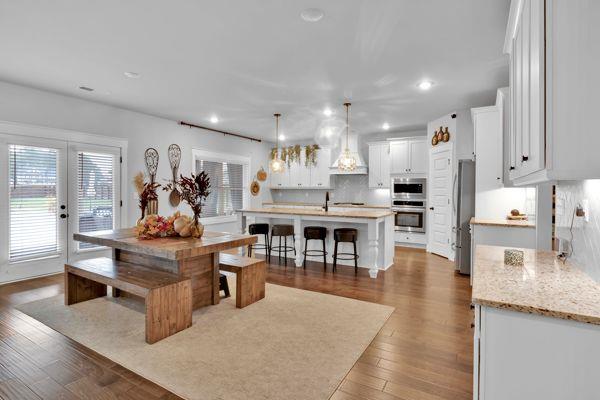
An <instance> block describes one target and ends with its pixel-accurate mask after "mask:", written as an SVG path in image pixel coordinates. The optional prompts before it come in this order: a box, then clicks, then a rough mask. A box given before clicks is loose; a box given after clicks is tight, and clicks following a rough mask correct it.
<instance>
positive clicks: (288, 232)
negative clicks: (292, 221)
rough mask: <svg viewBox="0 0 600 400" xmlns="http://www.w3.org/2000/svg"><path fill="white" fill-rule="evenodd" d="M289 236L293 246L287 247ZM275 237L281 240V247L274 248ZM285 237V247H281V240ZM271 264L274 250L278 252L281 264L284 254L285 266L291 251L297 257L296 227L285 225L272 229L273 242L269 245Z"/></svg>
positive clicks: (274, 226)
mask: <svg viewBox="0 0 600 400" xmlns="http://www.w3.org/2000/svg"><path fill="white" fill-rule="evenodd" d="M288 236H291V237H292V243H293V245H292V246H288V245H287V238H288ZM273 237H278V238H279V245H278V246H273ZM282 237H283V241H284V242H283V246H282V245H281V238H282ZM269 248H270V249H269V263H271V253H272V252H273V250H275V251H277V253H278V256H279V262H281V253H282V252H283V257H284V261H285V264H286V265H287V253H288V252H290V251H293V252H294V255H296V239H295V238H294V225H284V224H276V225H273V226H272V227H271V241H270V244H269Z"/></svg>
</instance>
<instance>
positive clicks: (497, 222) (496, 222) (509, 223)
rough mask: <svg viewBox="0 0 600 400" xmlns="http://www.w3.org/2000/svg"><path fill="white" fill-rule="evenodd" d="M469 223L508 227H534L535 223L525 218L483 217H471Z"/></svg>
mask: <svg viewBox="0 0 600 400" xmlns="http://www.w3.org/2000/svg"><path fill="white" fill-rule="evenodd" d="M470 224H471V225H486V226H505V227H508V228H535V223H533V222H531V221H527V220H512V219H484V218H475V217H473V218H471V221H470Z"/></svg>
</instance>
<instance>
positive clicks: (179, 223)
mask: <svg viewBox="0 0 600 400" xmlns="http://www.w3.org/2000/svg"><path fill="white" fill-rule="evenodd" d="M191 222H192V219H191V218H190V217H188V216H187V215H182V216H181V217H179V218H177V219H175V221H173V229H174V230H175V232H177V233H178V234H179V236H183V235H182V234H181V232H182V231H183V230H184V229H185V227H186V226H188V225H189V224H190V223H191ZM188 236H189V235H188Z"/></svg>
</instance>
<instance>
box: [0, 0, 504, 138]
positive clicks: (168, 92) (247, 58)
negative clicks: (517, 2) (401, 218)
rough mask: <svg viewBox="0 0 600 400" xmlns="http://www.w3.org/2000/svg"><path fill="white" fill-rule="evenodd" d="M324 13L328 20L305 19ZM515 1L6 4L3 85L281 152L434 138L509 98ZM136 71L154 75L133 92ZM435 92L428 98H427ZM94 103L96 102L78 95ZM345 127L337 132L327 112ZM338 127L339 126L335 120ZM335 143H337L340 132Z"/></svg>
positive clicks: (1, 0)
mask: <svg viewBox="0 0 600 400" xmlns="http://www.w3.org/2000/svg"><path fill="white" fill-rule="evenodd" d="M307 7H319V8H321V9H322V10H323V11H324V12H325V16H324V18H323V19H322V20H321V21H319V22H316V23H308V22H305V21H303V20H302V19H301V18H300V16H299V14H300V12H301V11H302V10H303V9H305V8H307ZM508 8H509V1H508V0H453V1H448V0H419V1H417V0H376V1H374V0H327V1H324V0H320V1H319V0H313V1H312V2H308V1H305V0H218V1H214V0H213V1H206V0H205V1H199V0H189V1H183V0H175V1H174V0H171V1H159V0H128V1H122V0H102V1H80V0H70V1H69V0H53V1H45V0H39V1H34V0H19V1H13V0H0V57H1V62H0V80H5V81H9V82H14V83H20V84H26V85H29V86H33V87H39V88H42V89H47V90H51V91H55V92H59V93H63V94H68V95H72V96H77V97H82V98H86V99H90V100H93V101H98V102H102V103H107V104H112V105H115V106H119V107H124V108H128V109H132V110H137V111H141V112H145V113H148V114H154V115H159V116H163V117H167V118H170V119H173V120H186V121H190V122H195V123H198V124H206V125H210V122H208V119H209V118H210V116H211V115H213V114H215V115H217V116H218V117H219V119H220V122H219V123H218V124H216V125H214V126H215V127H216V128H219V129H225V130H231V131H234V132H239V133H243V134H248V135H251V136H256V137H262V138H267V139H273V137H274V133H273V126H274V121H273V117H272V114H273V113H274V112H280V113H282V114H283V117H282V121H281V127H282V128H281V129H282V131H284V133H285V134H286V136H287V137H288V138H292V139H300V138H304V139H306V138H314V137H317V136H319V135H321V134H322V133H323V132H324V128H326V127H329V126H335V127H337V129H339V128H340V127H341V126H343V123H342V122H341V120H339V118H342V117H343V113H344V111H343V107H342V103H343V102H344V100H346V99H348V100H350V101H352V103H353V106H352V126H353V129H354V130H355V131H356V132H358V133H360V134H364V133H372V132H378V131H381V124H382V123H383V122H385V121H387V122H388V123H389V124H390V125H391V127H392V130H406V129H412V128H415V127H421V126H425V124H426V123H427V121H429V120H432V119H435V118H437V117H439V116H441V115H444V114H446V113H448V112H450V111H453V110H456V109H460V108H465V107H472V106H481V105H489V104H492V102H493V100H494V98H495V90H496V88H498V87H501V86H505V85H507V84H508V60H507V58H506V56H504V55H503V54H502V44H503V39H504V31H505V28H506V21H507V17H508ZM125 71H135V72H139V73H140V74H141V77H140V78H139V79H128V78H126V77H125V76H124V75H123V72H125ZM424 78H427V79H430V80H432V81H434V82H435V86H434V87H433V89H431V90H430V91H428V92H422V91H420V90H419V89H418V88H417V87H416V84H417V83H418V82H419V81H420V80H421V79H424ZM82 85H84V86H89V87H92V88H94V89H95V91H94V92H92V93H88V92H83V91H82V90H80V89H78V87H79V86H82ZM326 106H329V107H331V108H332V109H333V110H334V112H335V113H336V114H335V115H334V117H332V118H330V119H328V118H326V117H325V116H323V114H322V110H323V109H324V108H325V107H326ZM336 117H337V118H336ZM334 132H335V130H334Z"/></svg>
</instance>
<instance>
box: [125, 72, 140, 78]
mask: <svg viewBox="0 0 600 400" xmlns="http://www.w3.org/2000/svg"><path fill="white" fill-rule="evenodd" d="M124 74H125V76H126V77H128V78H133V79H137V78H139V77H140V76H141V75H140V73H139V72H133V71H127V72H124Z"/></svg>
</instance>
